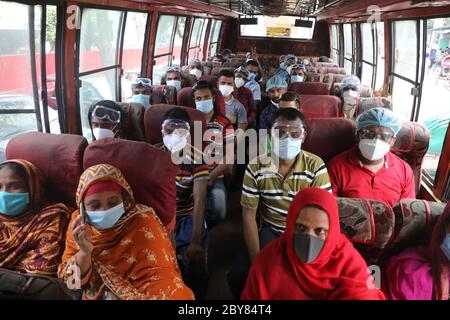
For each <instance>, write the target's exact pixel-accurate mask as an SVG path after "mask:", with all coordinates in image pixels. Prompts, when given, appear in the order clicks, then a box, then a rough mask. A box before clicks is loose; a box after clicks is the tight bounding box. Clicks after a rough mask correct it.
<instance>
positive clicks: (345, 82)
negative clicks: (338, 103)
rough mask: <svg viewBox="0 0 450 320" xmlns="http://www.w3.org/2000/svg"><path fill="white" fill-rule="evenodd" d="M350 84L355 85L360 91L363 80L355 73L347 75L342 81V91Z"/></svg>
mask: <svg viewBox="0 0 450 320" xmlns="http://www.w3.org/2000/svg"><path fill="white" fill-rule="evenodd" d="M349 86H355V87H356V89H357V90H358V92H360V91H361V80H359V78H358V77H357V76H354V75H350V76H347V77H345V78H344V79H343V80H342V83H341V92H344V90H345V89H346V88H347V87H349Z"/></svg>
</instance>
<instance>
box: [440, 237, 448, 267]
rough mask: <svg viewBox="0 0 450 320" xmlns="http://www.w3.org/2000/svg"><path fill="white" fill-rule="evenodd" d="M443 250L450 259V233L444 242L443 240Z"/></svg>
mask: <svg viewBox="0 0 450 320" xmlns="http://www.w3.org/2000/svg"><path fill="white" fill-rule="evenodd" d="M441 250H442V252H443V253H444V254H445V256H446V257H447V259H448V261H450V234H447V237H445V239H444V242H442V244H441Z"/></svg>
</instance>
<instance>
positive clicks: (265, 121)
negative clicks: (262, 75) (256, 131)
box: [259, 76, 288, 129]
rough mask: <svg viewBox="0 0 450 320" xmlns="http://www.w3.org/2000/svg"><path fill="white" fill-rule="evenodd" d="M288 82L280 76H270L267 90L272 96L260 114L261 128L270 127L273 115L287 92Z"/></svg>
mask: <svg viewBox="0 0 450 320" xmlns="http://www.w3.org/2000/svg"><path fill="white" fill-rule="evenodd" d="M287 87H288V84H287V82H286V81H285V80H284V79H283V78H280V77H278V76H274V77H272V78H270V79H269V80H268V81H267V83H266V92H267V94H268V96H269V98H270V103H269V104H268V105H267V106H266V107H265V108H264V109H263V111H262V112H261V114H260V116H259V128H260V129H269V128H270V125H271V121H272V116H273V115H274V114H275V112H276V111H277V110H278V108H279V106H278V104H279V103H280V98H281V96H282V95H283V94H284V93H285V92H287Z"/></svg>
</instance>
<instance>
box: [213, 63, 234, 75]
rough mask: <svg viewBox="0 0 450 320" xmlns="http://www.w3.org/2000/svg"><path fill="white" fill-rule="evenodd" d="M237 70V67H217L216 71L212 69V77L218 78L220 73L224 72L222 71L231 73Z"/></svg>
mask: <svg viewBox="0 0 450 320" xmlns="http://www.w3.org/2000/svg"><path fill="white" fill-rule="evenodd" d="M225 63H226V62H225ZM235 69H236V68H235V67H225V66H223V67H215V68H214V69H212V71H211V75H212V76H213V77H218V76H219V73H220V72H222V70H229V71H231V72H234V70H235Z"/></svg>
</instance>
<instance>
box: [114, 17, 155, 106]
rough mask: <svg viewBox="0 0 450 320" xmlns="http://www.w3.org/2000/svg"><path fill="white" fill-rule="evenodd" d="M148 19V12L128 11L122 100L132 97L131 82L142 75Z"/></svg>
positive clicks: (124, 43) (124, 42)
mask: <svg viewBox="0 0 450 320" xmlns="http://www.w3.org/2000/svg"><path fill="white" fill-rule="evenodd" d="M147 20H148V14H147V13H142V12H128V13H127V16H126V25H125V36H124V40H123V50H122V69H123V74H122V80H121V87H122V100H126V99H127V98H129V97H131V93H132V92H131V82H132V81H133V79H134V78H136V77H139V76H140V75H141V68H142V53H143V48H144V40H145V28H146V26H147V23H148V22H147ZM148 25H150V23H148Z"/></svg>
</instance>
